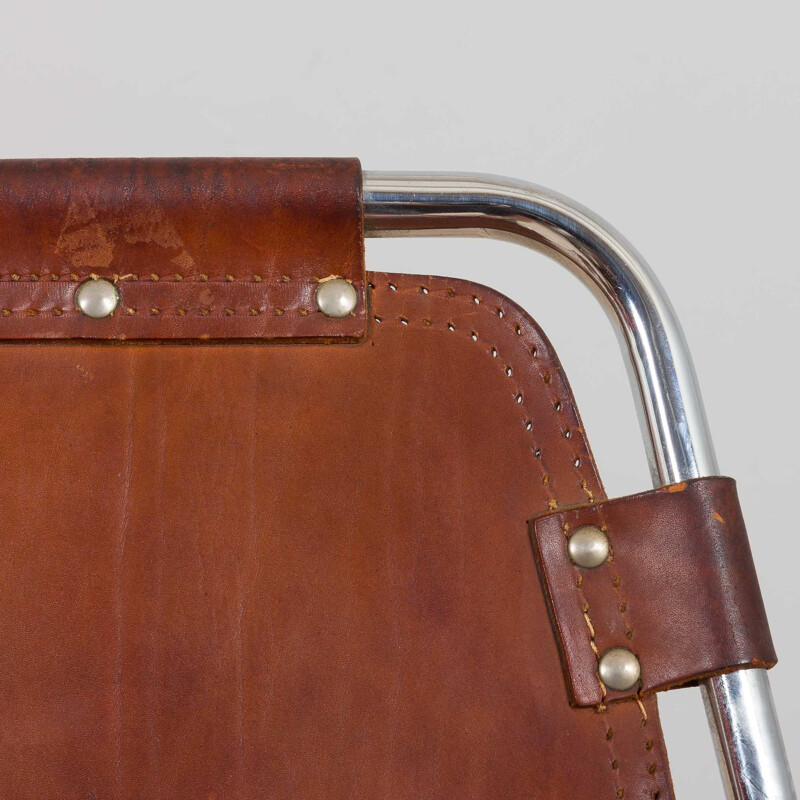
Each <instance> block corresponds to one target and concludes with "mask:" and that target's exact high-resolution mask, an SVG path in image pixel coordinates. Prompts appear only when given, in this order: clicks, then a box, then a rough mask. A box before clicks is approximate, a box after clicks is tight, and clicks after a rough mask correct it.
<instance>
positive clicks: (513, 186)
mask: <svg viewBox="0 0 800 800" xmlns="http://www.w3.org/2000/svg"><path fill="white" fill-rule="evenodd" d="M364 209H365V224H366V233H367V236H373V237H385V236H424V235H429V236H480V237H492V238H498V239H506V240H511V241H515V242H517V243H519V244H523V245H526V246H528V247H532V248H534V249H537V250H541V251H543V252H544V253H546V254H547V255H550V256H551V257H553V258H555V259H556V260H557V261H559V262H560V263H561V264H563V265H564V266H566V267H567V268H568V269H569V270H570V271H572V272H573V273H574V274H576V275H577V276H578V277H579V278H580V279H581V280H582V281H583V282H584V283H586V284H587V285H588V286H589V287H590V289H592V290H593V292H594V293H595V294H596V295H597V296H598V297H599V299H600V300H601V301H602V302H603V305H604V306H605V308H606V310H607V311H608V312H609V314H610V316H611V319H612V321H613V322H614V323H615V326H616V329H617V332H618V333H619V335H620V339H621V342H622V344H623V349H624V351H625V352H626V353H627V355H628V366H629V372H630V375H631V379H632V383H633V385H634V386H635V387H636V389H637V390H638V391H635V392H634V395H635V399H636V401H637V407H638V409H639V416H640V421H641V424H642V432H643V438H644V441H645V446H646V447H647V450H648V455H649V460H650V466H651V472H652V475H653V483H654V485H656V486H660V485H663V484H666V483H675V482H679V481H682V480H686V479H688V478H697V477H701V476H704V475H715V474H717V472H718V468H717V462H716V457H715V455H714V449H713V445H712V442H711V436H710V433H709V430H708V423H707V421H706V417H705V412H704V410H703V402H702V399H701V397H700V389H699V386H698V383H697V377H696V376H695V372H694V367H693V365H692V359H691V356H690V354H689V349H688V347H687V344H686V340H685V339H684V336H683V331H682V330H681V327H680V324H679V322H678V320H677V318H676V316H675V312H674V311H673V309H672V306H671V305H670V302H669V300H668V299H667V297H666V295H665V294H664V290H663V289H662V288H661V285H660V284H659V283H658V281H657V279H656V278H655V276H654V275H653V273H652V272H651V271H650V268H649V267H648V266H647V263H646V262H645V260H644V259H643V258H642V257H641V256H640V255H639V254H638V253H637V252H636V250H635V249H634V248H633V247H632V246H631V245H630V244H629V243H628V242H627V241H626V240H625V239H624V238H623V237H622V236H621V235H620V234H618V233H617V232H616V231H615V230H614V229H613V228H612V227H611V226H609V225H608V224H607V223H605V222H604V221H603V220H601V219H600V218H599V217H597V216H595V215H594V214H592V212H590V211H588V210H587V209H585V208H583V207H581V206H580V205H578V204H577V203H574V202H573V201H571V200H569V199H567V198H565V197H563V196H561V195H558V194H556V193H555V192H551V191H549V190H547V189H542V188H540V187H538V186H534V185H532V184H529V183H524V182H522V181H516V180H510V179H507V178H498V177H493V176H488V175H474V174H451V173H425V174H415V173H378V172H367V173H365V175H364ZM704 683H705V685H704V696H705V698H706V708H707V710H708V715H709V723H710V724H711V728H712V732H713V733H714V734H715V741H716V744H717V752H718V755H719V759H720V767H721V770H722V773H723V779H724V780H725V785H726V789H727V792H728V796H729V797H730V798H735V799H736V800H765V799H766V798H769V800H791V799H792V798H795V797H796V795H795V792H794V788H793V786H792V778H791V774H790V771H789V764H788V760H787V758H786V753H785V750H784V747H783V741H782V739H781V734H780V728H779V727H778V722H777V717H776V715H775V709H774V705H773V702H772V696H771V693H770V688H769V681H768V678H767V675H766V673H765V672H764V671H763V670H744V671H741V672H736V673H733V674H731V675H723V676H720V677H718V678H713V679H710V680H708V681H705V682H704Z"/></svg>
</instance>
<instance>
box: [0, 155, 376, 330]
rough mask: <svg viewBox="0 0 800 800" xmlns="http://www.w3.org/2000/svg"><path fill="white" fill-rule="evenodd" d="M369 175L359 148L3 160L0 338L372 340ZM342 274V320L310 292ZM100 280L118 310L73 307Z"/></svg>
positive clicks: (0, 175) (0, 172)
mask: <svg viewBox="0 0 800 800" xmlns="http://www.w3.org/2000/svg"><path fill="white" fill-rule="evenodd" d="M361 183H362V179H361V168H360V165H359V163H358V161H357V160H355V159H288V160H278V159H254V158H251V159H106V160H54V161H15V160H12V161H0V340H3V339H6V340H9V339H36V338H41V339H85V338H89V339H100V340H102V339H116V340H121V339H212V340H216V339H270V340H275V339H284V340H285V339H294V340H316V339H320V338H324V339H334V340H338V341H343V340H353V339H359V338H362V337H363V335H364V332H365V325H366V310H365V302H364V246H363V219H362V218H363V213H362V199H361ZM334 275H335V276H339V277H343V278H346V279H347V280H349V281H350V282H351V283H352V284H353V285H354V286H355V288H356V289H357V290H358V293H359V303H358V305H357V307H356V310H355V311H354V312H353V313H352V314H351V315H350V316H348V317H346V318H344V319H331V318H329V317H325V316H324V315H323V314H321V313H320V312H319V310H318V309H317V307H316V304H315V302H314V291H315V289H316V286H317V283H318V282H319V281H320V280H321V279H324V278H327V277H331V276H334ZM91 277H100V278H106V279H108V280H111V281H113V282H114V283H115V285H116V286H117V290H118V291H119V294H120V305H119V307H118V309H117V311H116V312H115V313H114V315H113V316H110V317H108V318H106V319H101V320H97V319H88V318H87V317H85V316H83V315H82V314H81V312H80V311H78V310H77V309H76V308H75V300H74V297H75V290H76V288H77V286H78V285H79V283H80V282H82V281H84V280H87V279H90V278H91Z"/></svg>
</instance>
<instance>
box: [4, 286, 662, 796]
mask: <svg viewBox="0 0 800 800" xmlns="http://www.w3.org/2000/svg"><path fill="white" fill-rule="evenodd" d="M369 280H370V281H371V283H372V288H370V289H368V292H369V295H370V297H369V303H370V308H371V310H370V319H369V330H368V335H367V338H366V339H365V340H364V341H363V342H362V343H358V344H346V345H337V344H325V345H320V344H296V345H295V344H293V345H291V346H271V345H266V346H264V345H256V344H243V343H228V344H226V345H224V346H223V345H215V344H196V345H194V346H183V345H170V344H163V345H160V346H150V347H142V346H136V345H133V344H120V345H118V346H115V347H103V346H93V345H91V344H89V343H83V344H82V343H59V344H56V343H43V344H42V343H27V342H16V343H7V344H6V345H5V346H4V347H3V348H2V358H0V384H1V385H2V386H3V417H2V423H1V424H0V463H2V464H3V465H4V476H3V484H2V488H0V498H1V499H0V553H1V554H2V557H0V609H1V610H2V613H0V641H2V643H3V646H2V647H0V720H1V721H2V725H1V726H0V731H2V733H1V734H0V735H1V736H2V747H1V748H0V753H1V755H0V794H3V796H7V797H13V798H14V800H41V798H43V797H76V798H88V797H96V798H98V800H101V799H102V800H184V799H185V800H189V798H192V799H194V798H204V799H205V798H212V797H214V798H218V799H219V800H222V798H225V799H226V800H253V798H270V799H271V800H281V799H282V798H285V799H286V800H289V798H292V800H296V798H302V799H303V800H314V799H315V798H319V799H320V800H321V799H322V798H325V800H335V799H336V798H342V800H344V798H349V799H352V798H355V799H356V800H358V799H359V798H364V800H374V798H378V797H380V798H390V799H392V800H411V799H412V798H414V799H415V800H416V798H421V797H435V798H453V800H456V799H458V800H464V799H465V798H473V799H474V800H491V799H492V798H496V799H497V800H501V799H502V800H511V799H512V798H518V799H519V800H522V798H525V800H530V798H534V800H537V799H538V800H549V799H550V798H553V797H564V798H566V797H568V798H574V799H575V800H596V799H597V798H606V797H608V798H612V800H613V799H614V798H622V797H624V798H626V800H631V799H632V798H637V799H640V800H645V799H646V800H652V798H654V797H660V799H661V800H667V799H668V798H670V797H672V791H671V788H670V780H669V771H668V765H667V760H666V754H665V752H664V748H663V742H662V736H661V731H660V726H659V720H658V713H657V708H656V701H655V698H645V699H644V701H643V705H642V707H641V708H640V707H639V706H638V705H637V704H635V703H617V704H611V705H609V706H608V707H606V708H604V709H602V710H597V709H595V708H585V709H577V708H573V707H571V706H570V705H569V703H568V700H567V693H566V687H565V683H564V675H563V672H562V668H561V662H560V656H559V652H558V647H557V644H556V641H555V638H554V636H553V633H552V628H551V624H550V620H549V618H548V612H547V607H546V604H545V600H544V596H543V594H542V591H541V588H540V585H539V578H538V575H537V571H536V567H535V564H534V562H533V558H532V556H531V546H530V541H529V538H528V532H527V523H526V521H527V518H528V516H529V515H530V513H531V512H532V511H536V510H540V511H547V510H548V509H549V508H556V507H558V506H561V505H574V504H576V503H581V502H585V501H587V500H589V499H591V498H594V499H595V500H602V499H603V497H604V495H603V489H602V486H601V483H600V480H599V477H598V475H597V472H596V470H595V467H594V464H593V460H592V456H591V453H590V451H589V448H588V444H587V442H586V438H585V435H584V431H583V428H582V425H581V421H580V418H579V416H578V413H577V411H576V409H575V406H574V403H573V399H572V395H571V392H570V389H569V386H568V384H567V382H566V378H565V377H564V374H563V372H562V370H561V367H560V365H559V363H558V360H557V359H556V357H555V355H554V353H553V352H552V349H551V347H550V345H549V343H548V342H547V340H546V339H545V338H544V336H543V334H542V332H541V331H540V329H539V328H538V327H537V326H536V325H535V324H534V323H533V321H532V320H531V319H530V318H529V317H528V316H527V315H525V314H524V313H523V312H522V311H521V310H520V309H519V308H518V307H517V306H516V305H514V304H513V303H511V302H510V301H508V300H507V299H506V298H504V297H502V296H500V295H498V294H496V293H495V292H492V291H491V290H488V289H486V288H484V287H481V286H477V285H474V284H469V283H465V282H461V281H456V280H449V279H443V278H428V277H414V276H400V275H396V276H390V275H382V274H372V275H370V276H369ZM567 432H569V434H570V435H569V437H567V435H566V434H567ZM643 713H644V714H646V718H645V717H644V716H643Z"/></svg>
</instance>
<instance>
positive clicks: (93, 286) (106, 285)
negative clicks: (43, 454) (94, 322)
mask: <svg viewBox="0 0 800 800" xmlns="http://www.w3.org/2000/svg"><path fill="white" fill-rule="evenodd" d="M75 304H76V305H77V306H78V308H79V309H80V310H81V311H82V312H83V313H84V314H86V316H87V317H91V318H92V319H102V318H103V317H108V316H110V315H111V314H113V313H114V311H115V310H116V308H117V306H118V305H119V292H118V291H117V287H116V286H114V284H113V283H111V281H106V280H103V279H102V278H100V279H98V280H95V279H94V278H90V279H89V280H88V281H85V282H84V283H82V284H81V285H80V286H79V287H78V291H77V292H75Z"/></svg>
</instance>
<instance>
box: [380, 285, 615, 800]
mask: <svg viewBox="0 0 800 800" xmlns="http://www.w3.org/2000/svg"><path fill="white" fill-rule="evenodd" d="M368 288H369V289H370V290H373V291H374V290H375V289H376V286H375V284H374V283H373V282H369V283H368ZM388 288H389V290H390V291H392V292H398V291H399V292H402V293H409V292H410V291H412V290H411V287H408V288H406V287H398V286H397V284H395V283H393V282H392V281H389V283H388ZM417 291H421V292H422V293H423V294H425V295H429V294H430V293H431V290H430V289H429V288H428V287H427V286H425V285H421V286H420V287H419V288H418V289H417ZM434 291H436V292H437V293H443V294H444V295H445V296H446V297H448V298H456V297H459V295H458V293H457V292H456V291H455V290H454V289H452V288H448V289H446V290H444V291H442V290H434ZM472 302H473V304H474V305H477V306H479V307H481V306H482V300H481V298H480V297H479V296H478V295H473V296H472ZM482 310H485V307H484V308H483V309H482ZM494 314H495V315H496V316H497V317H498V318H499V319H501V320H505V317H506V312H505V310H504V309H503V308H502V306H500V307H498V308H497V310H496V311H495V312H494ZM373 319H374V320H375V322H376V323H378V324H383V323H384V322H386V321H388V319H384V318H383V317H381V316H380V315H374V316H373ZM392 321H397V322H399V323H400V324H401V325H405V326H408V325H410V324H411V320H410V319H409V318H408V317H406V316H403V315H400V316H398V317H397V318H396V320H395V319H394V318H393V320H392ZM521 323H525V324H526V327H528V326H529V323H528V321H527V320H526V319H524V318H523V319H522V320H520V321H518V322H517V323H516V324H515V325H514V327H513V330H514V333H516V335H518V336H522V333H523V329H522V324H521ZM422 324H423V325H424V326H425V327H428V328H431V329H432V330H439V331H440V332H442V329H441V328H437V327H436V323H434V322H433V321H432V320H431V319H429V318H423V319H422ZM443 324H445V325H446V330H448V331H450V332H452V333H455V332H456V330H457V329H456V326H455V325H454V323H452V322H447V323H443ZM504 324H505V325H507V326H510V325H511V323H510V321H509V322H505V323H504ZM470 338H471V339H472V341H473V342H476V343H484V344H485V343H486V342H485V340H483V339H482V338H481V337H480V335H479V334H478V332H477V331H475V330H472V331H471V332H470ZM525 346H526V350H528V353H529V355H530V356H532V357H533V361H534V363H539V362H537V356H538V348H537V347H536V346H535V344H534V346H531V343H530V341H526V342H525ZM484 352H488V353H489V354H490V355H491V356H492V357H493V358H498V357H499V352H498V350H497V348H496V347H495V346H494V345H490V346H489V350H488V351H486V350H484ZM551 368H552V369H553V371H554V372H556V373H557V374H558V376H559V377H560V378H561V380H562V381H563V380H564V378H563V375H562V373H561V369H560V367H559V366H558V365H557V364H556V363H555V362H551ZM534 371H535V372H536V374H537V375H538V376H539V378H540V379H541V380H542V382H543V384H544V385H545V386H546V387H547V389H546V392H547V395H548V396H549V398H550V400H551V405H552V408H553V409H554V411H555V412H556V413H558V412H560V411H561V410H562V409H563V401H562V400H561V399H559V398H558V397H557V396H556V395H555V394H554V392H553V390H552V375H551V373H550V372H549V371H545V372H542V371H541V370H539V369H538V368H535V370H534ZM504 372H505V374H506V376H507V377H508V378H511V377H512V376H513V374H514V370H513V367H512V366H511V365H510V364H506V366H505V368H504ZM567 394H569V393H567ZM514 399H515V402H516V403H517V404H518V405H520V406H522V407H523V408H525V405H524V399H523V394H522V391H521V390H519V389H517V390H516V391H515V393H514ZM553 401H555V402H553ZM568 402H569V403H570V406H571V408H572V412H573V415H574V417H575V418H576V419H579V417H578V415H577V411H576V410H575V408H574V403H573V402H571V401H568ZM523 424H524V427H525V429H526V430H528V431H530V430H531V429H532V422H531V420H530V418H528V419H527V420H523ZM559 427H560V428H561V432H562V435H563V436H564V438H566V439H570V438H572V437H571V434H572V431H571V430H570V429H569V428H563V427H562V426H559ZM578 431H579V433H580V434H581V437H582V438H583V434H584V430H583V428H582V426H578ZM529 450H531V452H533V454H534V457H535V458H536V459H537V460H538V461H539V464H540V469H541V470H542V473H543V476H542V483H543V484H544V486H545V492H546V493H547V496H548V497H549V503H548V505H549V507H550V509H551V510H553V509H555V508H558V501H557V499H556V497H555V494H554V493H553V491H552V489H551V487H550V474H549V471H548V470H547V468H546V466H545V463H544V459H543V458H542V456H541V449H540V448H538V447H537V448H536V449H533V448H531V447H529ZM586 457H587V459H588V461H589V463H590V465H591V468H592V470H593V472H594V475H595V476H597V471H596V465H595V464H594V463H593V459H592V458H591V455H590V453H589V451H588V447H587V453H586ZM580 466H581V460H580V458H579V457H576V458H575V459H574V461H573V467H574V469H575V470H576V472H577V474H578V476H579V479H580V486H581V489H582V490H583V491H584V493H585V494H586V495H587V497H588V499H589V503H591V504H594V502H595V497H594V494H593V492H592V491H591V490H590V489H589V487H588V482H587V480H586V478H585V477H584V475H583V473H582V471H581V469H580ZM596 483H597V485H601V484H600V481H599V477H598V478H596ZM566 530H568V526H567V525H566V523H565V534H566ZM576 572H578V570H577V568H576ZM577 586H578V590H579V592H580V593H581V597H582V600H583V614H584V619H585V621H586V625H587V628H588V630H589V644H590V646H591V648H592V650H593V652H594V654H595V659H596V660H597V661H598V662H599V652H598V650H597V646H596V644H595V642H594V638H595V631H594V627H593V625H592V621H591V618H590V616H589V604H588V602H587V601H586V598H585V596H584V595H583V591H582V589H581V576H580V574H579V573H578V582H577ZM597 680H598V683H599V684H600V689H601V692H602V695H603V698H604V699H605V696H606V694H607V691H606V687H605V686H604V684H603V682H602V681H601V680H600V675H599V671H598V673H597ZM596 710H597V711H598V712H599V713H605V712H607V707H606V706H605V705H604V704H603V703H601V704H600V705H599V706H598V707H597V709H596ZM604 727H606V726H605V725H604ZM606 742H607V745H608V748H609V752H610V754H611V768H612V769H613V770H614V772H615V773H616V778H615V783H616V785H617V789H616V797H617V798H618V799H619V798H622V797H624V794H625V790H624V788H623V787H622V786H621V785H620V783H619V766H620V762H619V759H618V758H617V757H616V753H615V748H614V745H613V743H612V742H613V731H612V728H611V726H608V727H607V728H606Z"/></svg>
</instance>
